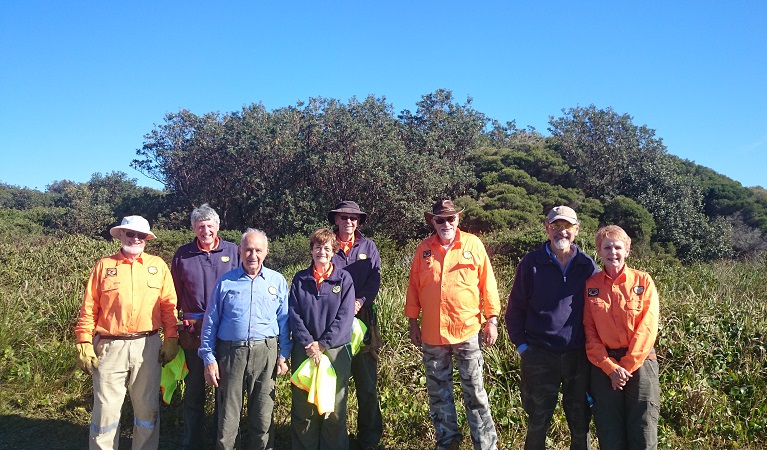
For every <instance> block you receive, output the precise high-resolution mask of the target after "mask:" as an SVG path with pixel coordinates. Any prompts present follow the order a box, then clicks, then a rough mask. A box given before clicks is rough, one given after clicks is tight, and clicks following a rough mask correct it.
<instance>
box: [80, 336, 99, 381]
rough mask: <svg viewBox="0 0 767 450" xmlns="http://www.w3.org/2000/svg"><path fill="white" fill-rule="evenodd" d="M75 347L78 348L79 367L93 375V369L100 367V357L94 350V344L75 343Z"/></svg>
mask: <svg viewBox="0 0 767 450" xmlns="http://www.w3.org/2000/svg"><path fill="white" fill-rule="evenodd" d="M75 348H76V349H77V367H79V368H80V369H82V370H83V372H85V373H87V374H88V375H93V370H94V369H98V368H99V359H98V358H97V357H96V352H94V351H93V344H91V343H90V342H83V343H81V344H75Z"/></svg>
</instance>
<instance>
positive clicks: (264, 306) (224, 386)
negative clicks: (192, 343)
mask: <svg viewBox="0 0 767 450" xmlns="http://www.w3.org/2000/svg"><path fill="white" fill-rule="evenodd" d="M268 253H269V249H268V242H267V238H266V234H264V232H262V231H260V230H255V229H252V228H248V229H247V231H245V233H244V234H243V235H242V239H241V241H240V261H241V266H240V267H238V268H236V269H234V270H231V271H229V272H227V273H225V274H224V275H222V276H221V278H219V279H218V281H217V283H216V287H215V288H214V290H213V293H212V295H211V297H210V301H209V303H208V306H207V309H206V310H205V318H204V319H203V324H202V343H201V345H200V349H199V350H198V354H199V356H200V358H202V360H203V362H204V364H205V381H206V382H207V383H209V384H212V385H213V386H216V387H217V388H218V390H217V391H216V400H217V402H218V406H219V416H218V436H217V442H216V447H217V448H225V449H231V448H234V444H235V440H236V437H237V430H238V427H239V423H240V415H241V413H242V399H243V395H244V394H246V395H247V396H248V427H249V432H248V437H249V439H250V441H251V442H250V448H254V449H268V448H272V447H273V442H274V427H273V425H272V411H273V409H274V395H275V392H274V391H275V380H276V378H277V375H285V374H287V373H288V370H289V369H288V365H287V362H286V360H287V358H289V357H290V351H291V350H292V347H293V345H292V342H291V340H290V327H289V325H288V284H287V282H286V281H285V277H283V276H282V275H281V274H279V273H278V272H275V271H274V270H271V269H268V268H266V267H263V262H264V259H265V258H266V255H267V254H268Z"/></svg>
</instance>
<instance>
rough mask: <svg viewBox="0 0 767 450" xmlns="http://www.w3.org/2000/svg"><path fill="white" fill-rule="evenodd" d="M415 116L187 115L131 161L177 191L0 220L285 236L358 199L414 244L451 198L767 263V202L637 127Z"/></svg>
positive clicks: (246, 110)
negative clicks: (215, 218)
mask: <svg viewBox="0 0 767 450" xmlns="http://www.w3.org/2000/svg"><path fill="white" fill-rule="evenodd" d="M416 106H417V108H416V110H415V111H414V112H411V111H409V110H404V111H402V112H401V113H399V114H395V113H394V111H393V107H392V105H391V104H390V103H387V101H386V98H385V97H380V98H377V97H374V96H368V97H366V98H365V99H364V100H363V101H359V100H357V99H356V98H352V99H350V100H349V101H348V102H346V103H344V102H341V101H339V100H335V99H325V98H312V99H310V100H309V101H308V102H306V103H304V102H298V103H297V104H296V105H293V106H287V107H284V108H278V109H275V110H273V111H267V110H266V109H265V108H264V106H263V105H262V104H251V105H248V106H245V107H243V108H242V110H240V111H235V112H229V113H224V114H222V113H220V112H211V113H207V114H204V115H202V116H198V115H195V114H193V113H191V112H190V111H188V110H185V109H182V110H180V111H179V112H177V113H168V114H166V116H165V117H164V121H163V123H162V124H159V125H155V127H154V129H152V130H151V131H150V132H149V133H147V134H146V135H145V136H144V144H143V146H142V148H140V149H137V151H136V153H137V156H138V157H137V158H136V159H135V160H134V161H133V162H132V163H131V166H132V167H133V168H135V169H137V170H139V171H140V172H142V173H144V174H145V175H147V176H148V177H150V178H152V179H154V180H157V181H159V182H160V183H162V184H163V185H164V186H165V190H164V191H159V190H156V189H151V188H146V187H139V186H138V185H137V184H136V180H135V179H130V178H129V177H128V176H127V175H126V174H125V173H123V172H112V173H110V174H107V175H102V174H100V173H95V174H93V176H92V177H91V179H90V180H89V181H88V182H85V183H74V182H71V181H68V180H62V181H56V182H54V183H52V184H51V185H49V186H47V188H46V190H45V192H40V191H37V190H32V189H27V188H18V187H15V186H10V185H7V184H4V183H1V182H0V214H2V215H4V216H5V218H6V221H5V222H6V225H5V227H6V228H7V227H8V226H15V227H21V228H24V227H26V228H27V229H28V230H27V231H29V232H45V231H48V232H65V233H78V234H85V235H90V236H105V237H106V236H108V232H107V231H106V230H107V229H108V228H109V227H110V226H111V225H112V224H114V223H116V222H117V221H119V220H120V218H121V217H122V216H124V215H128V214H141V215H144V216H145V217H147V218H148V219H149V220H150V222H151V223H152V224H153V226H159V227H161V228H167V229H188V227H189V223H188V217H189V211H190V210H191V209H192V208H193V207H195V206H199V205H200V204H202V203H209V204H210V205H211V206H213V207H214V208H216V210H217V211H218V213H219V214H220V216H221V220H222V224H221V228H222V229H244V228H245V227H247V226H253V225H256V226H258V227H259V228H261V229H263V230H264V231H266V232H267V233H268V234H269V235H270V236H275V237H284V236H287V235H291V234H296V233H302V234H306V233H308V232H310V231H311V230H313V229H315V228H316V227H318V226H322V225H326V213H327V210H328V209H329V207H331V206H332V205H334V204H335V203H336V202H338V201H339V200H342V199H353V200H355V201H357V202H358V203H359V204H360V205H361V206H362V208H363V209H364V210H365V211H366V212H367V213H368V214H369V215H370V218H371V219H372V220H371V221H369V223H368V224H366V226H365V230H366V232H370V233H380V234H383V235H386V236H388V237H390V238H392V239H394V240H396V241H399V242H403V241H406V240H408V239H413V238H416V237H422V236H424V235H426V234H427V233H428V232H429V230H428V228H427V227H426V224H425V222H424V220H423V211H425V210H427V209H428V208H430V206H431V204H432V202H433V201H434V200H435V199H437V198H440V197H446V198H453V199H455V200H456V203H458V204H461V205H463V206H465V207H466V212H465V213H464V216H463V219H462V223H461V227H462V228H465V229H467V230H469V231H473V232H501V233H502V232H504V231H514V230H516V231H519V230H524V229H527V228H532V227H539V226H540V224H541V221H542V220H543V217H544V215H545V213H546V212H547V211H548V210H549V209H550V208H551V207H553V206H556V205H559V204H566V205H569V206H572V207H574V208H575V209H576V211H577V212H578V214H579V217H582V222H583V224H584V226H586V227H589V228H592V229H595V228H596V227H597V226H599V225H601V224H606V223H615V224H618V225H621V226H623V227H624V228H625V229H626V230H627V232H628V233H629V235H631V237H632V239H633V241H634V245H633V246H634V247H635V248H639V249H642V248H644V249H651V250H652V251H656V252H663V253H666V254H668V255H671V256H673V257H676V258H678V259H680V260H682V261H685V262H694V261H708V260H712V259H720V258H730V257H745V256H749V255H754V254H758V253H762V252H764V251H765V250H767V238H766V236H767V190H765V189H764V188H762V187H752V188H745V187H743V186H742V185H741V184H740V183H738V182H736V181H734V180H732V179H730V178H727V177H726V176H724V175H720V174H718V173H716V172H715V171H713V170H711V169H709V168H706V167H703V166H699V165H697V164H695V163H693V162H691V161H688V160H682V159H680V158H678V157H676V156H673V155H670V154H668V152H667V149H666V147H665V145H664V144H663V141H662V139H660V138H658V137H656V136H655V130H652V129H650V128H648V127H647V126H646V125H636V124H634V123H633V122H632V118H631V116H629V115H628V114H618V113H616V112H615V111H614V110H613V109H612V108H606V109H599V108H597V107H595V106H594V105H590V106H587V107H580V106H579V107H575V108H570V109H567V110H564V109H563V110H562V115H561V116H559V117H553V116H550V117H549V125H550V126H549V132H550V133H551V135H550V136H548V137H544V136H542V135H541V134H540V133H538V132H537V131H536V130H535V129H533V128H530V127H528V128H527V129H519V128H517V126H516V124H515V123H514V122H507V123H506V124H501V123H499V122H498V121H496V120H493V119H491V118H489V117H487V116H486V115H485V114H483V113H481V112H479V111H476V110H475V109H474V108H473V107H472V105H471V98H468V99H467V101H466V102H465V103H462V104H461V103H458V102H456V100H455V99H454V98H453V95H452V92H451V91H449V90H445V89H440V90H437V91H435V92H433V93H430V94H427V95H424V96H423V97H422V99H421V100H420V101H419V102H418V103H417V104H416ZM9 219H10V220H9Z"/></svg>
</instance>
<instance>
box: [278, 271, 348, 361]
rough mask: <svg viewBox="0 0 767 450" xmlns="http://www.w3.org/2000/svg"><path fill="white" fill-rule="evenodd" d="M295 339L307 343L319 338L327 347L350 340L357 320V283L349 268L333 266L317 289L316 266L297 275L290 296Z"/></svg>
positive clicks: (305, 344) (304, 345)
mask: <svg viewBox="0 0 767 450" xmlns="http://www.w3.org/2000/svg"><path fill="white" fill-rule="evenodd" d="M288 320H289V322H290V331H291V333H293V342H294V343H297V344H298V345H300V346H301V347H306V346H307V345H309V344H311V343H312V342H314V341H317V343H319V344H320V345H322V346H323V347H325V348H334V347H338V346H339V345H344V344H348V343H349V342H351V340H352V323H353V321H354V284H353V283H352V277H351V275H349V273H348V272H346V271H343V270H339V269H338V267H335V268H334V269H333V273H332V274H330V277H328V278H327V279H326V280H325V281H323V282H322V284H320V290H319V292H318V291H317V281H316V280H315V279H314V275H312V266H311V265H310V266H309V268H308V269H304V270H302V271H300V272H298V273H297V274H296V276H295V277H293V282H292V283H291V284H290V295H289V297H288Z"/></svg>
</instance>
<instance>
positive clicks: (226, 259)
mask: <svg viewBox="0 0 767 450" xmlns="http://www.w3.org/2000/svg"><path fill="white" fill-rule="evenodd" d="M231 259H232V258H230V257H228V256H222V257H221V262H225V263H226V262H229V261H230V260H231Z"/></svg>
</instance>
